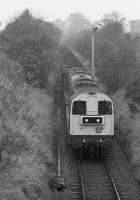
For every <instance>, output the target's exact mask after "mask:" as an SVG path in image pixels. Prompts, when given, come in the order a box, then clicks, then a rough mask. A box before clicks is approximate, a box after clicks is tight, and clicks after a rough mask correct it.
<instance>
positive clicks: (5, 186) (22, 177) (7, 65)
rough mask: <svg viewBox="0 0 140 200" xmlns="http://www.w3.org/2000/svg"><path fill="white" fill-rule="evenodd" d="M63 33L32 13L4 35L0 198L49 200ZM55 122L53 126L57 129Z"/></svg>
mask: <svg viewBox="0 0 140 200" xmlns="http://www.w3.org/2000/svg"><path fill="white" fill-rule="evenodd" d="M59 36H60V31H59V29H57V28H56V27H55V26H54V25H52V24H51V23H47V22H44V21H43V20H41V19H37V18H35V17H33V16H32V15H31V14H30V13H29V11H28V10H26V11H25V12H23V13H22V14H21V15H20V16H19V17H17V18H16V19H15V20H14V21H13V22H11V23H9V24H8V25H7V27H6V28H5V30H4V31H3V32H2V33H1V35H0V47H1V51H0V199H2V200H12V199H13V200H14V199H17V200H18V199H20V200H22V199H23V200H24V199H25V200H26V199H39V200H42V199H48V200H49V199H51V195H52V192H51V190H50V187H49V185H48V181H49V180H50V179H51V177H53V176H54V175H55V174H56V155H55V151H56V149H55V148H54V143H55V141H56V140H57V128H58V127H57V126H58V123H57V118H56V111H55V110H54V102H53V95H52V93H53V84H54V81H55V79H54V71H55V67H56V64H57V51H58V43H59ZM54 124H55V126H54Z"/></svg>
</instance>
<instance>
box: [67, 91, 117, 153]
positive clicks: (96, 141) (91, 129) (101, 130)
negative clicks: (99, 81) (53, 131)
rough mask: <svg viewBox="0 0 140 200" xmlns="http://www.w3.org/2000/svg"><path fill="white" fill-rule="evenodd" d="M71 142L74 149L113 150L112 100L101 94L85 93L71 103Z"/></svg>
mask: <svg viewBox="0 0 140 200" xmlns="http://www.w3.org/2000/svg"><path fill="white" fill-rule="evenodd" d="M69 123H70V130H69V134H70V140H71V145H72V147H73V148H74V149H81V148H83V146H84V148H85V147H86V148H88V147H93V148H94V149H97V148H98V147H99V146H101V145H102V146H103V148H105V149H107V151H108V148H111V144H112V138H113V136H114V111H113V103H112V100H111V99H110V98H109V97H108V96H106V95H104V94H101V93H97V94H93V93H84V94H80V95H78V96H76V97H75V98H74V99H73V100H72V101H71V109H70V120H69Z"/></svg>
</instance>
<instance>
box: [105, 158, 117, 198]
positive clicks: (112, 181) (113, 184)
mask: <svg viewBox="0 0 140 200" xmlns="http://www.w3.org/2000/svg"><path fill="white" fill-rule="evenodd" d="M105 166H106V169H107V172H108V175H109V178H110V179H111V183H112V186H113V189H114V191H115V195H116V197H117V200H121V197H120V194H119V192H118V189H117V185H116V183H115V180H114V178H113V176H112V174H111V171H110V169H109V166H108V165H107V163H106V161H105Z"/></svg>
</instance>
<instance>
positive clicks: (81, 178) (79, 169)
mask: <svg viewBox="0 0 140 200" xmlns="http://www.w3.org/2000/svg"><path fill="white" fill-rule="evenodd" d="M78 171H79V175H80V184H81V189H82V197H83V198H82V200H86V194H85V188H84V184H83V177H82V172H81V168H80V163H78Z"/></svg>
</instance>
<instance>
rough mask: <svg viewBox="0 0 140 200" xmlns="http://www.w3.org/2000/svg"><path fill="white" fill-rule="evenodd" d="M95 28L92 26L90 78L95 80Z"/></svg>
mask: <svg viewBox="0 0 140 200" xmlns="http://www.w3.org/2000/svg"><path fill="white" fill-rule="evenodd" d="M97 29H98V28H97V27H95V26H93V25H92V76H93V78H94V80H95V33H96V31H97Z"/></svg>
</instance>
